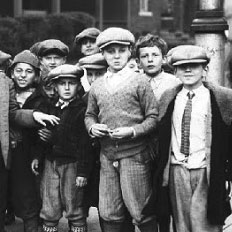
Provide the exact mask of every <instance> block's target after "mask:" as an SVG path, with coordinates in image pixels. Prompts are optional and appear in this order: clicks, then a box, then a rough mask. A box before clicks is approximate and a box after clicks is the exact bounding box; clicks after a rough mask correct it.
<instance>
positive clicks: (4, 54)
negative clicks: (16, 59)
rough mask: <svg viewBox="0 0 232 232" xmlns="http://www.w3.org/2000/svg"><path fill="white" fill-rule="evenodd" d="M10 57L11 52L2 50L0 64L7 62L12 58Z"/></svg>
mask: <svg viewBox="0 0 232 232" xmlns="http://www.w3.org/2000/svg"><path fill="white" fill-rule="evenodd" d="M10 58H11V55H10V54H7V53H5V52H3V51H0V64H2V63H3V62H5V61H7V60H10Z"/></svg>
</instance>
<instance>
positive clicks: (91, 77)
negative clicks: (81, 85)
mask: <svg viewBox="0 0 232 232" xmlns="http://www.w3.org/2000/svg"><path fill="white" fill-rule="evenodd" d="M105 73H106V69H87V79H88V82H89V84H90V85H92V84H93V82H94V81H95V80H96V79H98V78H99V77H102V76H103V75H104V74H105Z"/></svg>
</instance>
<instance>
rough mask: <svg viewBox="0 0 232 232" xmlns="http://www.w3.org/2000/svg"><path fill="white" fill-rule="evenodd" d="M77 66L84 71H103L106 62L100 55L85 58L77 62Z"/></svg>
mask: <svg viewBox="0 0 232 232" xmlns="http://www.w3.org/2000/svg"><path fill="white" fill-rule="evenodd" d="M79 65H80V66H81V67H82V68H86V69H103V68H106V67H107V66H108V65H107V62H106V60H105V58H104V56H103V55H102V54H101V53H96V54H93V55H90V56H85V57H83V58H81V59H80V60H79Z"/></svg>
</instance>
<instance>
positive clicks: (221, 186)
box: [156, 82, 232, 225]
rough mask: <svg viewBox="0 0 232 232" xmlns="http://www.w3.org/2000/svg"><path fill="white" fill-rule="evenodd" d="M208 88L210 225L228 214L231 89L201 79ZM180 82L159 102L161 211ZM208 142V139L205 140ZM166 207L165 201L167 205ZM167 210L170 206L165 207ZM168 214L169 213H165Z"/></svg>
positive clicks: (231, 170) (231, 168)
mask: <svg viewBox="0 0 232 232" xmlns="http://www.w3.org/2000/svg"><path fill="white" fill-rule="evenodd" d="M203 84H204V86H205V87H206V88H208V89H209V91H210V103H211V104H210V107H209V108H210V112H209V116H210V120H209V123H208V124H207V127H208V128H207V129H206V130H207V131H208V134H207V138H206V152H207V167H206V169H207V178H208V184H209V192H208V205H207V207H208V208H207V217H208V220H209V222H210V223H211V224H216V225H223V224H224V220H225V218H226V217H227V216H228V214H230V210H228V209H229V207H230V206H229V201H228V200H227V199H226V185H225V182H226V180H231V179H232V178H231V177H232V145H231V143H232V136H231V122H232V90H231V89H228V88H225V87H220V86H215V85H213V84H212V83H209V82H204V83H203ZM182 87H183V85H181V84H180V85H177V86H176V87H175V88H173V89H170V90H168V91H166V92H165V93H164V94H163V95H162V97H161V100H160V105H159V107H160V108H159V155H158V169H159V170H158V171H157V172H158V173H159V174H157V173H156V175H157V176H158V180H157V181H158V188H159V190H160V191H158V206H157V208H162V210H163V211H164V205H161V204H162V202H167V201H165V200H164V199H163V198H162V196H160V195H159V192H162V189H163V188H164V187H165V186H167V185H168V179H169V167H170V155H171V149H170V142H171V124H172V113H173V109H174V103H175V98H176V96H177V94H178V92H179V91H180V90H181V89H182ZM207 141H208V142H207ZM166 206H167V204H166ZM166 209H167V210H169V207H166ZM167 213H168V212H167Z"/></svg>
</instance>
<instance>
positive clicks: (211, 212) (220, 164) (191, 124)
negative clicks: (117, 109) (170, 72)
mask: <svg viewBox="0 0 232 232" xmlns="http://www.w3.org/2000/svg"><path fill="white" fill-rule="evenodd" d="M168 57H169V62H170V64H171V65H173V66H174V68H175V75H176V76H177V78H179V79H180V80H181V82H182V84H180V85H178V86H177V87H175V88H173V89H170V90H167V91H166V92H165V93H164V94H163V95H162V97H161V99H160V108H159V109H160V111H159V113H160V115H159V117H160V124H159V133H160V134H159V140H160V141H159V152H160V154H159V156H160V157H161V159H162V162H163V164H162V165H161V167H162V166H163V167H165V165H166V168H165V170H164V175H163V183H162V185H163V186H167V184H168V185H169V191H170V199H171V205H172V210H173V215H174V221H175V225H176V229H177V231H178V232H192V231H201V232H212V231H217V232H218V231H222V226H223V224H224V221H225V218H226V217H227V216H228V215H229V214H230V210H228V209H229V200H228V199H227V197H226V191H227V190H226V181H227V180H231V173H232V169H231V168H230V169H228V167H229V166H230V167H231V152H232V151H231V146H229V143H231V142H230V141H231V138H230V136H231V135H230V134H231V133H230V130H231V128H230V127H231V121H232V112H231V104H232V90H230V89H227V88H224V87H220V86H215V85H213V84H212V83H210V82H208V81H205V78H206V77H207V64H208V62H209V61H210V59H209V57H208V55H207V53H206V51H205V50H204V49H203V48H202V47H199V46H195V45H182V46H178V47H175V48H173V49H172V50H170V51H169V53H168ZM161 207H163V206H161Z"/></svg>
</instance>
